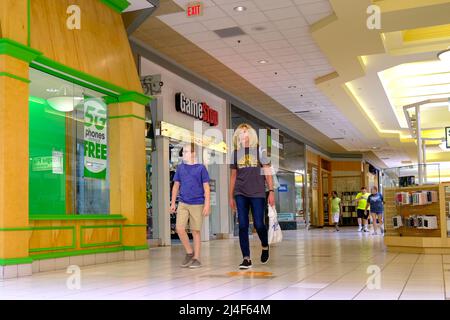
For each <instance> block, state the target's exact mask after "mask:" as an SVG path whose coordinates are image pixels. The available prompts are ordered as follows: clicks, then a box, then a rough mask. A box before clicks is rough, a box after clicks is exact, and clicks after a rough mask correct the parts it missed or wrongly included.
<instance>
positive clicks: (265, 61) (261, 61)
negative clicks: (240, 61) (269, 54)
mask: <svg viewBox="0 0 450 320" xmlns="http://www.w3.org/2000/svg"><path fill="white" fill-rule="evenodd" d="M267 62H268V61H267V60H259V61H258V63H261V64H265V63H267Z"/></svg>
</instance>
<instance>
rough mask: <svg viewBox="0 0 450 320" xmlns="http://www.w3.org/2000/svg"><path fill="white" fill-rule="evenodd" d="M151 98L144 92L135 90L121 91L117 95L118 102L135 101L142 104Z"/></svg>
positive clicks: (145, 103) (147, 102)
mask: <svg viewBox="0 0 450 320" xmlns="http://www.w3.org/2000/svg"><path fill="white" fill-rule="evenodd" d="M152 100H153V98H152V97H149V96H146V95H145V94H142V93H139V92H136V91H128V92H125V93H122V94H121V95H120V96H119V102H136V103H139V104H142V105H144V106H145V105H147V104H149V103H150V101H152Z"/></svg>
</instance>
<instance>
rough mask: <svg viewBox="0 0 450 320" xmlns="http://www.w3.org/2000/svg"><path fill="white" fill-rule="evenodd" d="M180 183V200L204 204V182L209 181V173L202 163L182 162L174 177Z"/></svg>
mask: <svg viewBox="0 0 450 320" xmlns="http://www.w3.org/2000/svg"><path fill="white" fill-rule="evenodd" d="M173 180H174V181H178V182H179V183H180V200H181V202H183V203H186V204H204V203H205V191H204V190H203V184H204V183H206V182H209V174H208V170H206V167H205V166H204V165H202V164H192V165H191V164H186V163H181V164H180V165H178V167H177V172H175V176H174V178H173Z"/></svg>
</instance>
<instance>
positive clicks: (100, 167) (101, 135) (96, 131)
mask: <svg viewBox="0 0 450 320" xmlns="http://www.w3.org/2000/svg"><path fill="white" fill-rule="evenodd" d="M106 117H107V115H106V104H105V103H104V102H103V100H102V99H96V98H94V99H87V100H86V102H85V103H84V176H85V177H87V178H95V179H105V178H106V168H107V162H108V149H107V146H108V137H107V126H106V119H107V118H106Z"/></svg>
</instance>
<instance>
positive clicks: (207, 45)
mask: <svg viewBox="0 0 450 320" xmlns="http://www.w3.org/2000/svg"><path fill="white" fill-rule="evenodd" d="M198 45H199V46H200V47H201V48H202V49H205V50H208V49H219V48H228V45H227V44H226V43H225V42H224V41H222V40H213V41H202V42H198Z"/></svg>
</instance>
